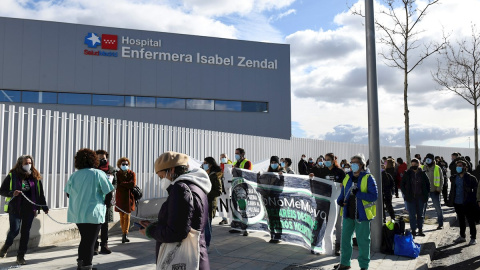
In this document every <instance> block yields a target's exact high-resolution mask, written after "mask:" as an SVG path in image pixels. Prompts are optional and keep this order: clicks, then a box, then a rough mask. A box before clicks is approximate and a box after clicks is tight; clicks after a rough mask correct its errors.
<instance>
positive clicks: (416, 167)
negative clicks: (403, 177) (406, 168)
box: [410, 166, 418, 171]
mask: <svg viewBox="0 0 480 270" xmlns="http://www.w3.org/2000/svg"><path fill="white" fill-rule="evenodd" d="M410 169H412V170H414V171H416V170H417V169H418V166H411V167H410Z"/></svg>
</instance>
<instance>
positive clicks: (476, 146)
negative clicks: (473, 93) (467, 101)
mask: <svg viewBox="0 0 480 270" xmlns="http://www.w3.org/2000/svg"><path fill="white" fill-rule="evenodd" d="M473 106H474V108H473V110H474V112H475V117H474V121H475V125H474V128H473V135H474V136H475V161H474V162H472V164H473V168H472V170H475V169H476V168H477V165H478V126H477V99H476V98H475V104H474V105H473Z"/></svg>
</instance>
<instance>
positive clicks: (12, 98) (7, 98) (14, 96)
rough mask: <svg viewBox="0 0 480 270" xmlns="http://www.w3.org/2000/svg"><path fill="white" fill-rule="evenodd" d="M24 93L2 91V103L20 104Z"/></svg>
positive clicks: (0, 92) (0, 96)
mask: <svg viewBox="0 0 480 270" xmlns="http://www.w3.org/2000/svg"><path fill="white" fill-rule="evenodd" d="M21 94H22V92H20V91H11V90H0V102H20V96H21Z"/></svg>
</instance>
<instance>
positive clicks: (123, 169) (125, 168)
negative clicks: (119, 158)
mask: <svg viewBox="0 0 480 270" xmlns="http://www.w3.org/2000/svg"><path fill="white" fill-rule="evenodd" d="M120 169H122V171H126V170H128V166H125V165H122V166H121V167H120Z"/></svg>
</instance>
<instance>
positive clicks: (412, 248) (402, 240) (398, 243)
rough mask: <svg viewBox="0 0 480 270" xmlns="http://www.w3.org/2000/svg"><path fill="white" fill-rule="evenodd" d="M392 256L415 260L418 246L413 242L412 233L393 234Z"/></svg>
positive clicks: (418, 252) (418, 249)
mask: <svg viewBox="0 0 480 270" xmlns="http://www.w3.org/2000/svg"><path fill="white" fill-rule="evenodd" d="M394 242H395V245H394V254H395V255H398V256H404V257H410V258H417V257H418V255H419V254H420V244H416V243H415V242H413V236H412V233H410V232H407V233H406V234H405V235H399V234H395V239H394Z"/></svg>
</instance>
